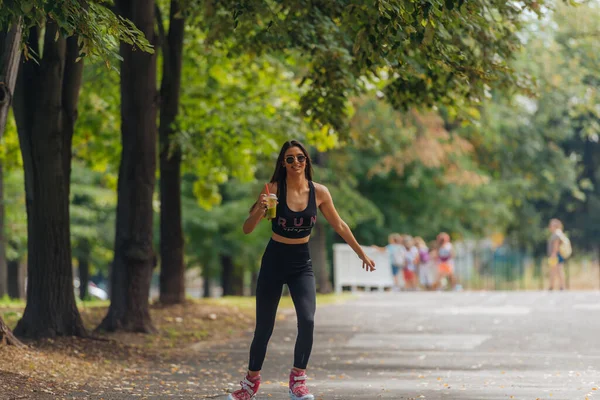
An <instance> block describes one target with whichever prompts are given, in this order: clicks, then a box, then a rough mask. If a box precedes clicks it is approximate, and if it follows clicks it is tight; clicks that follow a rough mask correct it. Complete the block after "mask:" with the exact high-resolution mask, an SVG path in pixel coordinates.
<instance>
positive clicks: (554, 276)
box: [547, 218, 565, 290]
mask: <svg viewBox="0 0 600 400" xmlns="http://www.w3.org/2000/svg"><path fill="white" fill-rule="evenodd" d="M548 230H549V231H550V237H549V238H548V247H547V251H548V265H549V266H550V287H549V290H553V289H554V282H555V281H556V280H558V285H559V288H560V290H564V289H565V259H564V258H563V256H562V255H561V253H560V245H561V242H562V240H561V238H562V236H563V235H564V234H563V233H562V231H563V224H562V222H561V221H560V220H558V219H556V218H554V219H551V220H550V223H549V224H548Z"/></svg>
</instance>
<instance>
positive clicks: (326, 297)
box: [192, 293, 355, 309]
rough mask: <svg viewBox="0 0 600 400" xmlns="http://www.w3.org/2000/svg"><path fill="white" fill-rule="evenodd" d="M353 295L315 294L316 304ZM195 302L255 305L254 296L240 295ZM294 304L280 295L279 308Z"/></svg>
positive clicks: (288, 298)
mask: <svg viewBox="0 0 600 400" xmlns="http://www.w3.org/2000/svg"><path fill="white" fill-rule="evenodd" d="M354 297H355V295H353V294H350V293H343V294H339V295H337V294H317V306H324V305H330V304H338V303H343V302H344V301H348V300H351V299H353V298H354ZM192 301H193V302H195V303H197V304H207V305H215V306H233V307H239V308H244V309H245V308H253V307H254V306H255V304H256V303H255V301H256V300H255V298H254V297H242V296H228V297H221V298H216V299H213V298H211V299H195V300H192ZM293 306H294V302H293V301H292V298H291V297H290V296H282V297H281V301H280V302H279V307H280V308H292V307H293Z"/></svg>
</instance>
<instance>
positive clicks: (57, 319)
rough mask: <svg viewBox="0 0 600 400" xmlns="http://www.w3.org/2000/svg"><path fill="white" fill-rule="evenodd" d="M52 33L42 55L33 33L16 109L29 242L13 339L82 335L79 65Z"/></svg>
mask: <svg viewBox="0 0 600 400" xmlns="http://www.w3.org/2000/svg"><path fill="white" fill-rule="evenodd" d="M57 32H58V30H57V26H56V24H54V23H52V22H48V23H47V24H46V33H45V38H44V50H43V52H39V46H38V36H37V35H38V31H37V29H32V31H31V35H30V46H31V47H32V49H34V51H36V53H37V54H43V58H42V59H41V60H39V64H38V63H36V62H34V61H28V62H26V63H25V64H24V65H23V66H22V68H21V73H20V74H19V86H18V88H17V92H16V94H17V96H16V97H15V104H14V109H15V116H16V120H17V128H18V133H19V142H20V145H21V153H22V157H23V168H24V170H25V197H26V207H27V237H28V243H27V251H28V263H27V268H28V274H27V306H26V307H25V311H24V313H23V318H21V320H20V321H19V323H18V324H17V327H16V328H15V334H16V335H17V336H24V337H33V338H40V337H54V336H57V335H59V336H62V335H65V336H86V331H85V328H84V326H83V322H82V321H81V316H80V315H79V311H78V310H77V306H76V304H75V295H74V293H73V270H72V265H71V237H70V236H71V235H70V219H69V188H70V174H71V140H72V125H73V124H74V118H75V115H76V112H75V110H74V108H75V107H76V105H77V97H78V93H79V87H80V85H81V72H82V71H81V69H82V68H83V65H82V63H75V62H74V61H75V59H76V57H78V55H79V51H78V47H77V39H76V38H74V37H72V38H69V39H68V40H66V39H65V38H64V37H61V36H59V37H58V40H55V37H56V35H57ZM67 41H68V42H69V44H67Z"/></svg>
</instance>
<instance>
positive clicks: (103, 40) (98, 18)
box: [0, 0, 154, 65]
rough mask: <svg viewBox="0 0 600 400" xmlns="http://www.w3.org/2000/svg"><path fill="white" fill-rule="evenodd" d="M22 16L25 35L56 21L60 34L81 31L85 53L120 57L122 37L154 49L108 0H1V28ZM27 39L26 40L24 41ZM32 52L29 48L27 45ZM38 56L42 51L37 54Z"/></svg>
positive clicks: (26, 53)
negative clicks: (115, 11)
mask: <svg viewBox="0 0 600 400" xmlns="http://www.w3.org/2000/svg"><path fill="white" fill-rule="evenodd" d="M17 20H19V21H20V22H21V24H22V25H23V27H24V36H25V38H26V37H27V35H28V34H29V28H32V27H42V26H44V25H45V24H46V23H50V22H51V23H55V24H56V25H57V26H58V29H59V33H57V38H58V35H59V34H62V35H64V36H65V37H68V36H74V35H77V36H78V38H79V44H80V53H81V56H82V57H83V56H90V57H92V58H98V59H102V60H104V61H105V62H106V63H107V65H111V60H115V59H117V60H120V59H121V58H120V56H119V54H118V43H119V41H121V42H125V43H129V44H132V45H134V46H136V47H137V48H139V49H140V50H141V51H146V52H153V51H154V50H153V48H152V46H151V45H150V44H149V43H148V41H147V40H146V38H145V37H144V35H143V34H142V33H141V32H140V31H139V30H138V29H137V28H136V27H135V26H134V25H133V24H132V23H131V21H129V20H126V19H123V18H121V17H119V16H117V15H115V14H114V13H113V12H112V11H111V9H110V8H109V7H108V5H107V4H106V2H104V1H86V0H83V1H82V0H14V1H9V0H0V29H7V28H8V26H10V25H11V24H12V23H13V22H15V21H17ZM25 42H26V40H24V43H25ZM24 50H25V55H26V56H29V55H31V54H29V49H28V48H27V47H25V48H24ZM33 56H34V57H37V56H38V55H36V54H33Z"/></svg>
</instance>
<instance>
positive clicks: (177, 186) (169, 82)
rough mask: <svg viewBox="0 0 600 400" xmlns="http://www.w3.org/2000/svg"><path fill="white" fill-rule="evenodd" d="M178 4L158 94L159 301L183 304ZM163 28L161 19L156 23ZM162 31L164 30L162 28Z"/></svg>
mask: <svg viewBox="0 0 600 400" xmlns="http://www.w3.org/2000/svg"><path fill="white" fill-rule="evenodd" d="M178 14H180V9H179V2H178V1H177V0H171V11H170V18H169V21H170V22H169V35H168V37H167V38H164V34H163V35H161V36H163V40H162V46H163V47H162V48H163V76H162V85H161V91H160V94H161V95H160V102H161V103H160V128H159V135H160V302H161V303H163V304H178V303H183V302H184V301H185V264H184V262H183V250H184V249H183V246H184V241H183V229H182V227H181V149H180V147H179V146H178V145H176V143H175V142H174V141H173V140H172V139H173V135H174V134H175V132H176V130H175V122H176V118H177V114H178V110H179V92H180V87H181V69H182V59H183V37H184V28H185V25H184V19H183V17H181V16H178ZM159 24H160V26H162V20H161V21H159ZM161 32H163V30H162V29H161Z"/></svg>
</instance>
